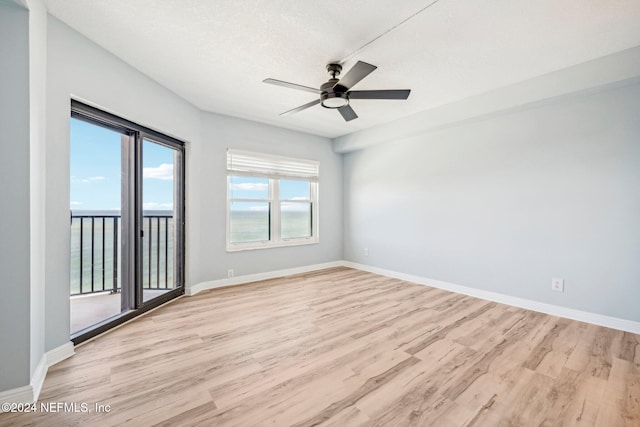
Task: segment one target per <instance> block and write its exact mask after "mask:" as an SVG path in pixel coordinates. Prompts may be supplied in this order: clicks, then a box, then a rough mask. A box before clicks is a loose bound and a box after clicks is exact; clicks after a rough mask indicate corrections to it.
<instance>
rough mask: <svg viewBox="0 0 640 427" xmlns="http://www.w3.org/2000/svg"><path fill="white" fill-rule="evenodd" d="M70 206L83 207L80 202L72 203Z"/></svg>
mask: <svg viewBox="0 0 640 427" xmlns="http://www.w3.org/2000/svg"><path fill="white" fill-rule="evenodd" d="M70 204H71V206H80V205H83V204H84V203H82V202H73V201H72V202H71V203H70Z"/></svg>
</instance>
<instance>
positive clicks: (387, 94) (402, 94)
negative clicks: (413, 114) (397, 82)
mask: <svg viewBox="0 0 640 427" xmlns="http://www.w3.org/2000/svg"><path fill="white" fill-rule="evenodd" d="M410 93H411V90H410V89H397V90H352V91H350V92H348V95H349V99H407V98H408V97H409V94H410Z"/></svg>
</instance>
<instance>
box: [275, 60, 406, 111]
mask: <svg viewBox="0 0 640 427" xmlns="http://www.w3.org/2000/svg"><path fill="white" fill-rule="evenodd" d="M376 68H378V67H376V66H375V65H371V64H367V63H366V62H362V61H358V62H357V63H356V65H354V66H353V67H352V68H351V69H350V70H349V71H348V72H347V74H345V75H344V77H343V78H341V79H338V76H339V75H340V72H341V71H342V65H340V64H337V63H332V64H328V65H327V71H328V72H329V74H330V75H331V78H330V79H329V80H328V81H327V82H326V83H324V84H323V85H322V86H320V89H315V88H312V87H309V86H302V85H299V84H295V83H289V82H284V81H282V80H276V79H265V80H263V82H264V83H269V84H272V85H276V86H283V87H288V88H291V89H298V90H304V91H307V92H312V93H315V94H318V95H320V97H319V98H318V99H316V100H313V101H311V102H309V103H307V104H304V105H301V106H300V107H297V108H294V109H293V110H289V111H285V112H284V113H282V114H280V115H284V114H292V113H297V112H298V111H302V110H306V109H307V108H309V107H313V106H314V105H316V104H320V105H322V106H323V107H325V108H331V109H337V110H338V111H339V112H340V114H341V115H342V117H343V118H344V120H345V121H347V122H348V121H351V120H353V119H357V118H358V115H357V114H356V112H355V111H353V108H351V106H350V105H349V100H351V99H407V98H408V97H409V93H411V90H410V89H398V90H350V89H351V88H352V87H353V86H355V85H356V84H358V82H360V80H362V79H364V78H365V77H367V76H368V75H369V74H371V73H372V72H373V71H374V70H375V69H376Z"/></svg>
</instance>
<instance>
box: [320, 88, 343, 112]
mask: <svg viewBox="0 0 640 427" xmlns="http://www.w3.org/2000/svg"><path fill="white" fill-rule="evenodd" d="M320 98H321V99H322V102H321V105H322V106H323V107H324V108H331V109H336V108H342V107H344V106H346V105H349V97H348V96H347V94H346V93H335V92H334V93H329V92H324V93H323V94H322V95H320Z"/></svg>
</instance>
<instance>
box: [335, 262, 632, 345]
mask: <svg viewBox="0 0 640 427" xmlns="http://www.w3.org/2000/svg"><path fill="white" fill-rule="evenodd" d="M342 265H343V266H345V267H351V268H356V269H358V270H363V271H368V272H370V273H375V274H380V275H382V276H387V277H393V278H395V279H400V280H405V281H407V282H412V283H417V284H420V285H426V286H431V287H434V288H439V289H444V290H447V291H451V292H456V293H459V294H464V295H469V296H472V297H476V298H481V299H484V300H488V301H494V302H498V303H501V304H507V305H511V306H514V307H520V308H524V309H527V310H532V311H537V312H540V313H545V314H550V315H552V316H558V317H564V318H567V319H572V320H578V321H580V322H586V323H591V324H594V325H599V326H605V327H607V328H612V329H618V330H621V331H627V332H631V333H634V334H640V322H634V321H632V320H626V319H620V318H617V317H610V316H605V315H603V314H596V313H590V312H587V311H580V310H574V309H572V308H567V307H561V306H558V305H553V304H547V303H543V302H539V301H533V300H529V299H524V298H519V297H514V296H510V295H505V294H499V293H496V292H490V291H483V290H481V289H475V288H469V287H467V286H461V285H456V284H453V283H448V282H443V281H441V280H434V279H428V278H425V277H421V276H414V275H412V274H406V273H400V272H397V271H392V270H386V269H384V268H378V267H372V266H369V265H364V264H358V263H355V262H350V261H344V262H342Z"/></svg>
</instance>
